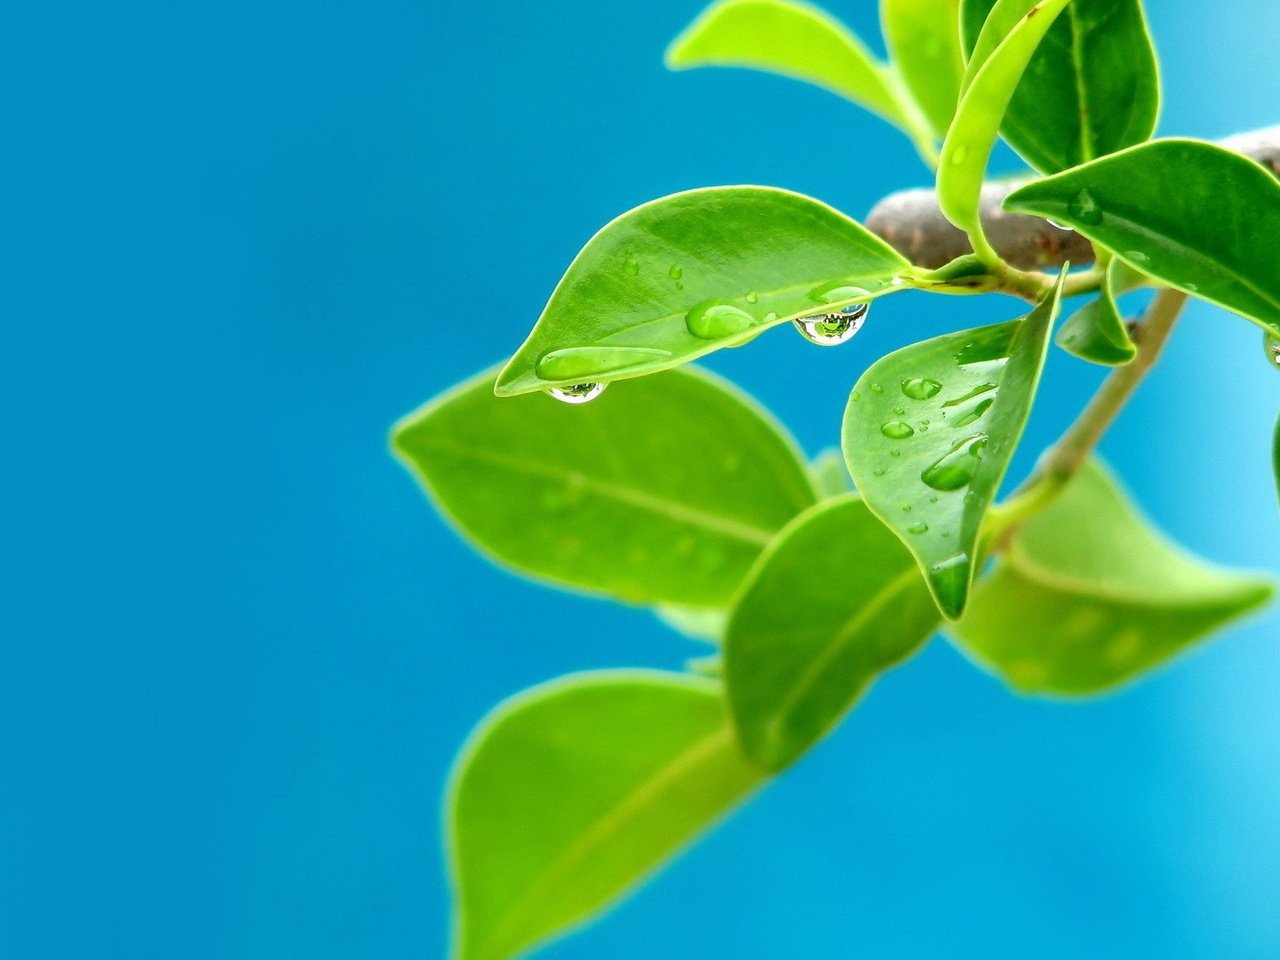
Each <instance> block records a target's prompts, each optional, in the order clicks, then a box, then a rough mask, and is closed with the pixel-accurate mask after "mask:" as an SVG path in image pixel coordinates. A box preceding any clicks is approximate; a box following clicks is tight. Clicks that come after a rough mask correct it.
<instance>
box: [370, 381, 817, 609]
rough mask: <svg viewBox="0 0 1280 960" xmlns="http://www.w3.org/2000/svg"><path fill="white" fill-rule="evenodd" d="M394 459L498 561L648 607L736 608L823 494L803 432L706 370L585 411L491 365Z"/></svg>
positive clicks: (624, 388)
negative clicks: (760, 562) (515, 381)
mask: <svg viewBox="0 0 1280 960" xmlns="http://www.w3.org/2000/svg"><path fill="white" fill-rule="evenodd" d="M392 440H393V444H394V447H395V451H396V454H397V455H398V456H399V457H400V459H401V460H402V461H403V462H404V463H405V465H406V466H408V467H409V469H410V470H411V471H412V472H413V473H414V474H415V476H417V478H418V479H419V480H420V481H421V482H422V483H423V485H424V487H425V488H426V490H427V492H428V493H429V494H431V496H432V498H433V499H434V500H435V502H436V504H437V505H438V506H439V508H440V509H441V510H442V511H443V512H444V513H445V515H446V516H447V517H448V518H449V519H450V520H452V521H453V523H454V525H455V526H456V527H457V528H458V529H459V531H460V532H461V533H463V534H464V535H465V536H466V537H467V538H468V539H469V540H471V541H472V542H473V543H474V544H475V545H476V546H477V547H479V548H480V549H481V550H483V551H484V552H485V553H487V554H488V555H489V556H491V557H492V558H494V559H496V560H498V561H499V562H501V563H503V564H505V565H507V566H510V567H513V568H515V569H516V570H519V571H522V572H524V573H528V574H532V575H534V576H536V577H540V578H543V579H546V580H551V581H553V582H555V583H558V584H564V585H567V586H571V587H578V588H581V589H585V590H591V591H596V592H600V593H605V594H608V595H610V596H612V597H615V598H618V599H622V600H626V601H630V602H634V603H676V604H690V605H694V606H712V607H714V606H723V605H724V604H726V603H727V602H728V600H729V598H730V597H731V596H732V595H733V592H734V590H735V589H736V588H737V586H738V584H739V583H740V582H741V580H742V578H743V576H745V574H746V572H747V570H748V569H749V567H750V566H751V563H752V562H753V561H754V560H755V558H756V556H757V555H758V554H759V553H760V551H761V549H763V547H764V546H765V544H767V543H768V542H769V541H770V540H771V539H772V537H773V535H774V533H775V532H776V531H778V530H779V529H781V528H782V527H783V526H784V525H785V524H786V523H787V522H788V521H789V520H790V519H791V518H792V517H794V516H795V515H796V514H797V513H799V512H800V511H802V510H804V509H805V508H806V507H808V506H810V505H811V504H812V503H814V501H815V500H816V494H815V492H814V490H813V487H812V485H811V483H810V480H809V476H808V471H807V466H806V464H805V463H804V461H803V459H802V458H801V456H800V454H799V451H798V450H797V449H796V447H795V445H794V443H793V442H792V441H791V440H790V438H789V437H787V436H786V434H785V433H783V432H782V430H781V428H779V427H778V425H777V424H776V423H774V421H773V420H772V419H771V418H769V416H768V415H767V414H766V413H765V412H764V411H763V410H761V409H760V408H759V407H757V406H756V405H755V404H754V403H753V402H752V401H751V400H749V399H748V398H746V397H745V396H743V395H742V394H740V393H739V392H738V391H736V390H735V389H733V388H732V387H730V386H728V385H727V384H725V383H724V382H723V381H721V380H719V379H717V378H715V377H712V376H710V375H708V374H706V373H703V372H701V371H697V370H694V369H684V370H673V371H669V372H667V373H664V374H660V375H658V376H655V377H648V378H645V379H644V380H634V381H627V382H626V383H620V384H616V385H614V386H612V387H610V388H609V389H608V390H607V391H605V393H604V394H603V395H602V396H601V397H600V398H599V399H597V400H593V401H592V402H591V403H589V404H585V405H581V406H571V405H568V404H563V403H560V402H558V401H556V400H553V399H551V398H550V397H547V396H543V395H542V394H534V395H530V396H524V397H517V398H514V399H511V400H501V399H499V398H497V397H495V396H494V395H493V374H492V373H491V372H490V373H487V374H483V375H481V376H479V377H477V378H476V379H474V380H472V381H470V382H469V383H466V384H463V385H462V386H460V387H458V388H456V389H455V390H453V391H451V392H449V393H447V394H445V395H444V396H442V397H440V398H439V399H437V400H434V401H432V402H431V403H429V404H428V405H427V406H425V407H423V408H422V409H421V410H419V411H418V412H416V413H413V414H410V415H409V416H408V417H406V418H405V419H404V420H403V421H402V422H401V423H400V424H399V425H398V426H397V427H396V429H395V432H394V435H393V438H392Z"/></svg>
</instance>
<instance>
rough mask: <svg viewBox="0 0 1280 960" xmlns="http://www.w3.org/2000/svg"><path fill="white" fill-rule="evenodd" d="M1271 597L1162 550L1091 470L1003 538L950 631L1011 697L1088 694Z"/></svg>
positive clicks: (1253, 581)
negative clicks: (991, 566) (994, 561)
mask: <svg viewBox="0 0 1280 960" xmlns="http://www.w3.org/2000/svg"><path fill="white" fill-rule="evenodd" d="M1273 592H1274V590H1273V588H1272V585H1271V583H1270V582H1268V581H1267V580H1266V579H1265V578H1263V577H1260V576H1256V575H1252V574H1243V573H1238V572H1235V571H1227V570H1224V569H1222V568H1219V567H1215V566H1212V565H1210V564H1208V563H1205V562H1204V561H1202V560H1199V559H1197V558H1195V557H1193V556H1191V555H1190V554H1188V553H1186V552H1185V551H1184V550H1182V549H1181V548H1180V547H1177V546H1175V545H1174V544H1172V543H1170V542H1169V541H1168V540H1166V539H1165V538H1164V537H1163V536H1162V535H1160V534H1159V533H1157V532H1156V531H1155V530H1153V529H1152V528H1151V526H1150V525H1149V524H1148V523H1147V521H1146V520H1145V519H1144V518H1143V517H1142V516H1141V515H1140V514H1139V513H1138V512H1137V511H1136V510H1135V508H1134V507H1133V505H1132V504H1131V503H1130V502H1129V500H1128V498H1127V497H1125V496H1124V494H1123V493H1122V492H1121V491H1120V490H1119V489H1118V487H1117V486H1116V484H1115V482H1114V480H1112V478H1111V476H1110V475H1109V474H1108V472H1107V471H1106V470H1104V469H1103V468H1102V467H1101V466H1100V465H1098V464H1097V463H1091V464H1086V465H1085V467H1084V468H1083V469H1082V471H1081V472H1080V473H1079V474H1078V475H1077V476H1076V478H1075V479H1074V480H1073V481H1072V482H1071V484H1070V485H1069V486H1068V488H1067V489H1066V490H1065V491H1064V492H1063V493H1062V495H1061V496H1060V497H1059V499H1058V500H1056V501H1054V502H1053V503H1051V504H1050V505H1049V506H1048V507H1047V508H1046V509H1045V510H1044V511H1043V512H1042V513H1040V514H1037V515H1036V516H1034V517H1033V518H1032V519H1031V520H1030V521H1029V522H1028V523H1027V524H1026V526H1025V527H1023V528H1022V530H1021V531H1020V532H1019V533H1018V535H1017V536H1016V537H1015V538H1014V539H1013V541H1012V543H1011V544H1010V547H1009V550H1008V552H1007V554H1006V555H1005V556H1004V558H1003V559H1002V560H1001V561H1000V563H999V565H998V566H997V568H996V570H995V572H994V573H992V574H991V576H990V577H988V578H987V579H985V580H984V581H983V582H982V583H980V584H979V585H978V587H977V588H976V589H975V590H974V597H973V602H972V603H971V604H970V605H969V610H968V612H967V613H966V614H965V617H964V619H963V620H961V621H960V623H959V624H958V625H957V626H956V632H957V633H958V636H959V638H960V640H961V642H962V643H963V646H964V647H965V649H967V650H969V651H971V652H972V653H973V654H974V655H975V656H976V657H977V658H978V659H979V660H981V661H982V662H983V663H986V664H988V665H989V666H991V667H992V669H994V670H996V671H997V672H998V673H999V674H1000V675H1001V676H1002V677H1004V678H1005V680H1007V681H1008V682H1009V683H1010V684H1011V685H1013V686H1014V687H1016V688H1018V689H1019V690H1024V691H1028V692H1043V693H1054V694H1086V693H1095V692H1097V691H1100V690H1105V689H1107V688H1109V687H1113V686H1115V685H1117V684H1120V683H1123V682H1125V681H1126V680H1129V679H1131V678H1133V677H1135V676H1137V675H1138V674H1139V673H1142V672H1143V671H1145V670H1149V669H1151V668H1152V667H1154V666H1156V665H1157V664H1159V663H1162V662H1164V661H1165V660H1167V659H1168V658H1170V657H1172V656H1174V655H1175V654H1177V653H1178V652H1180V651H1181V650H1183V649H1185V648H1186V647H1187V646H1189V645H1190V644H1192V643H1193V642H1195V641H1196V640H1199V639H1201V638H1202V637H1205V636H1206V635H1208V634H1209V633H1212V632H1213V631H1214V630H1217V629H1219V628H1221V627H1222V626H1224V625H1225V624H1227V623H1229V622H1230V621H1232V620H1235V619H1236V618H1238V617H1240V616H1243V615H1244V614H1246V613H1248V612H1250V611H1252V610H1256V609H1257V608H1258V607H1260V606H1261V605H1263V604H1264V603H1266V602H1267V600H1268V599H1270V597H1271V596H1272V594H1273Z"/></svg>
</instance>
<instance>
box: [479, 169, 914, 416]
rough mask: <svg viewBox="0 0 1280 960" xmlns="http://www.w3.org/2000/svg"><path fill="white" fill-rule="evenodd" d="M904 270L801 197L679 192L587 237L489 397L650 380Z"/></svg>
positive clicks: (888, 252)
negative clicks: (652, 375) (648, 376)
mask: <svg viewBox="0 0 1280 960" xmlns="http://www.w3.org/2000/svg"><path fill="white" fill-rule="evenodd" d="M908 271H909V265H908V263H907V261H906V260H904V259H903V258H902V256H901V255H900V254H898V253H897V252H896V251H894V250H893V248H891V247H890V246H888V244H886V243H885V242H884V241H882V240H880V239H879V238H878V237H876V236H875V235H873V234H872V233H870V232H869V231H867V230H866V229H865V228H863V227H861V226H859V225H858V224H857V223H855V222H854V221H852V220H850V219H849V218H848V217H846V216H844V215H843V214H841V213H838V212H837V211H835V210H833V209H831V208H830V207H828V206H826V205H825V204H822V203H819V202H818V201H817V200H812V199H810V198H808V197H803V196H801V195H800V194H797V193H790V192H788V191H786V190H774V189H771V188H767V187H713V188H710V189H706V190H690V191H689V192H687V193H677V194H675V195H674V196H670V197H664V198H663V199H661V200H655V201H653V202H652V203H647V204H645V205H644V206H641V207H637V208H636V209H634V210H632V211H630V212H629V213H625V214H623V215H622V216H621V217H619V218H618V219H616V220H614V221H613V222H612V223H610V224H609V225H608V226H606V227H605V228H604V229H602V230H601V231H600V232H599V233H597V234H596V235H595V236H594V237H592V238H591V240H590V242H588V243H587V245H586V247H584V248H583V250H582V252H581V253H579V254H578V256H577V257H576V258H575V259H574V261H573V263H572V264H571V265H570V266H569V270H568V272H567V273H566V274H565V275H564V278H563V279H562V280H561V281H560V283H559V285H558V286H557V287H556V289H555V293H553V294H552V295H551V302H550V303H548V304H547V307H546V309H545V310H544V311H543V312H542V316H541V318H539V320H538V324H537V326H536V327H534V329H533V333H532V334H530V335H529V339H528V340H526V341H525V344H524V346H522V347H521V348H520V350H519V352H518V353H517V354H516V355H515V356H514V357H513V358H512V359H511V362H510V363H508V364H507V366H506V367H505V368H504V369H503V371H502V374H501V376H499V378H498V385H497V392H498V394H499V395H501V396H513V395H515V394H519V393H528V392H531V391H534V390H544V389H546V388H548V387H552V386H565V385H572V384H578V383H584V382H588V381H603V382H607V381H610V380H620V379H624V378H628V377H638V376H643V375H645V374H649V373H654V372H656V371H658V370H663V369H666V368H668V367H673V366H676V365H678V364H681V363H685V362H686V361H688V360H692V359H693V358H695V357H699V356H702V355H703V354H706V353H710V352H711V351H713V350H718V349H720V348H721V347H726V346H737V345H738V344H741V343H743V342H745V341H746V340H749V339H751V338H752V337H754V336H755V335H756V334H758V333H760V332H761V331H762V330H765V329H766V328H768V327H771V326H775V325H776V324H779V323H785V322H787V321H788V320H792V319H795V318H798V317H803V316H806V315H811V314H813V313H815V312H818V311H819V309H820V308H821V309H823V310H830V309H836V308H838V307H840V306H844V305H847V304H851V303H854V302H857V301H861V300H867V299H869V298H871V297H874V296H877V295H879V294H882V293H889V292H892V291H894V290H896V289H898V286H897V285H895V284H893V282H892V281H893V280H894V279H895V278H897V277H899V276H900V275H903V274H905V273H907V272H908Z"/></svg>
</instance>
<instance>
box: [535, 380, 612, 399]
mask: <svg viewBox="0 0 1280 960" xmlns="http://www.w3.org/2000/svg"><path fill="white" fill-rule="evenodd" d="M606 386H607V384H603V383H573V384H567V385H565V386H562V387H552V388H551V389H549V390H548V391H547V396H549V397H555V398H556V399H557V400H559V401H560V402H561V403H590V402H591V401H592V400H594V399H595V398H596V397H598V396H600V394H602V393H604V388H605V387H606Z"/></svg>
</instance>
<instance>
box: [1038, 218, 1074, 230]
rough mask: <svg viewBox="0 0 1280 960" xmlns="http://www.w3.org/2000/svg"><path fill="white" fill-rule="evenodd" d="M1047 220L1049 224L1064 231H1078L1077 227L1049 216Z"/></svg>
mask: <svg viewBox="0 0 1280 960" xmlns="http://www.w3.org/2000/svg"><path fill="white" fill-rule="evenodd" d="M1045 221H1046V222H1047V223H1048V224H1049V226H1051V227H1054V228H1056V229H1058V230H1061V231H1063V232H1064V233H1075V232H1076V228H1075V227H1069V226H1067V225H1066V224H1065V223H1059V222H1058V221H1057V220H1053V219H1050V218H1049V217H1045Z"/></svg>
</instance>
